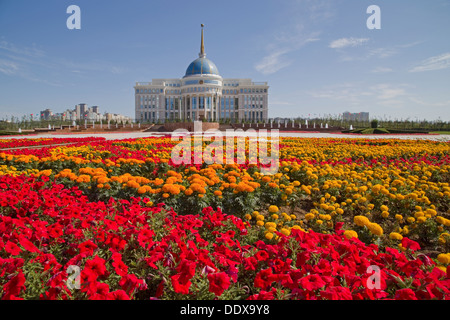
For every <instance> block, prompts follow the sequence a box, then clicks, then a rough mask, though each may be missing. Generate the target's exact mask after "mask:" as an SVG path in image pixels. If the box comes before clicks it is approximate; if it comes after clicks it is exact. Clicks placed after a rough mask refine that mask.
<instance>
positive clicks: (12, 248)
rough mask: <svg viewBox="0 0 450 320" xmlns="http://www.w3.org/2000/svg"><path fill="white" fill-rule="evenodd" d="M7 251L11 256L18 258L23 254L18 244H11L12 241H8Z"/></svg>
mask: <svg viewBox="0 0 450 320" xmlns="http://www.w3.org/2000/svg"><path fill="white" fill-rule="evenodd" d="M5 250H6V252H8V253H9V254H11V255H13V256H17V255H19V254H20V253H21V252H22V250H21V249H20V247H19V246H18V245H17V244H15V243H13V242H11V241H8V242H7V243H6V245H5Z"/></svg>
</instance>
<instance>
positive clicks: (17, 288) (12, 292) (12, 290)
mask: <svg viewBox="0 0 450 320" xmlns="http://www.w3.org/2000/svg"><path fill="white" fill-rule="evenodd" d="M25 280H26V279H25V276H24V275H23V272H22V270H20V271H19V273H18V274H17V275H16V276H15V277H13V278H12V279H11V280H9V281H8V282H7V283H6V284H5V285H4V286H3V291H5V295H4V296H3V298H2V300H14V299H15V298H17V297H18V296H19V294H20V292H21V291H22V290H25V285H24V284H25Z"/></svg>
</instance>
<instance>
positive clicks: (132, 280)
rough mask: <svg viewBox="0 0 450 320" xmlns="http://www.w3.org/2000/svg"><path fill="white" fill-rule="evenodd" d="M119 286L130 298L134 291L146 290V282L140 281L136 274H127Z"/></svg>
mask: <svg viewBox="0 0 450 320" xmlns="http://www.w3.org/2000/svg"><path fill="white" fill-rule="evenodd" d="M119 285H120V286H121V288H122V289H123V290H124V291H125V292H126V293H127V294H128V295H129V296H131V295H132V294H133V292H134V290H136V289H138V288H141V287H142V289H145V288H146V285H145V283H144V280H141V279H138V277H136V276H135V275H134V274H127V275H126V276H124V277H122V279H120V281H119Z"/></svg>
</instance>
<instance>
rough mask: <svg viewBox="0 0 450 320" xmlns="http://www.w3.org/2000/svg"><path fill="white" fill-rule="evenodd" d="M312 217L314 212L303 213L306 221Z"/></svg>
mask: <svg viewBox="0 0 450 320" xmlns="http://www.w3.org/2000/svg"><path fill="white" fill-rule="evenodd" d="M314 217H315V215H314V213H311V212H310V213H307V214H306V215H305V219H306V220H307V221H309V220H312V219H314Z"/></svg>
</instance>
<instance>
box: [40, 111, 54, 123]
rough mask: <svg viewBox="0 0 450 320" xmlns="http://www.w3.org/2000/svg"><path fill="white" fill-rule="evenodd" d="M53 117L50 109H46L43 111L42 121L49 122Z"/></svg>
mask: <svg viewBox="0 0 450 320" xmlns="http://www.w3.org/2000/svg"><path fill="white" fill-rule="evenodd" d="M52 116H53V112H52V110H50V109H45V110H44V111H41V117H40V118H41V120H44V121H47V120H51V118H52Z"/></svg>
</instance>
